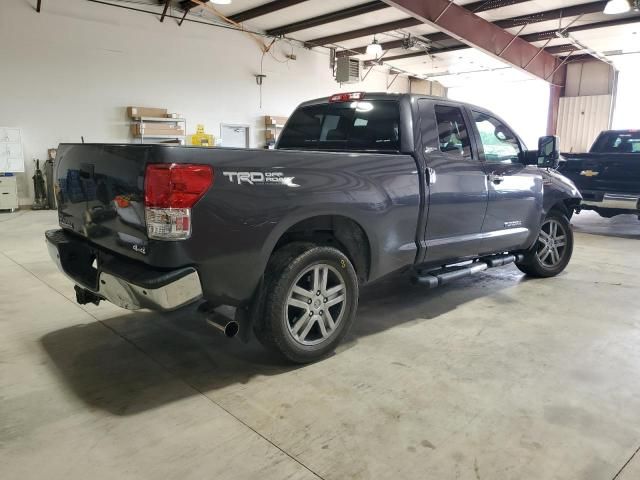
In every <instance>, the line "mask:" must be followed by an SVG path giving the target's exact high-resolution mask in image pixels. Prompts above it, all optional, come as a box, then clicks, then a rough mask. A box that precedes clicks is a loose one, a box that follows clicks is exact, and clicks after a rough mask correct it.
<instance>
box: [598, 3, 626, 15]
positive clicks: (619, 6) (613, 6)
mask: <svg viewBox="0 0 640 480" xmlns="http://www.w3.org/2000/svg"><path fill="white" fill-rule="evenodd" d="M629 10H631V5H629V2H628V1H627V0H609V2H607V5H606V6H605V7H604V13H605V14H606V15H618V14H620V13H627V12H628V11H629Z"/></svg>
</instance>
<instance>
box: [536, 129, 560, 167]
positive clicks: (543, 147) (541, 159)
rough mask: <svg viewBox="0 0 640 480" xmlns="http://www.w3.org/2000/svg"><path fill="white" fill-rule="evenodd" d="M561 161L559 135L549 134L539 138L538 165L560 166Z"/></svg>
mask: <svg viewBox="0 0 640 480" xmlns="http://www.w3.org/2000/svg"><path fill="white" fill-rule="evenodd" d="M559 163H560V141H559V140H558V137H556V136H554V135H549V136H546V137H540V140H538V167H540V168H558V164H559Z"/></svg>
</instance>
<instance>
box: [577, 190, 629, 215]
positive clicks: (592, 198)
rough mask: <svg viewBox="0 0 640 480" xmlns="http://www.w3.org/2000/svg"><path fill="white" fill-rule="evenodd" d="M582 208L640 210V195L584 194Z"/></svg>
mask: <svg viewBox="0 0 640 480" xmlns="http://www.w3.org/2000/svg"><path fill="white" fill-rule="evenodd" d="M581 205H582V206H586V207H596V208H607V209H611V210H629V211H633V212H637V211H638V210H640V194H628V193H603V192H584V193H583V199H582V203H581Z"/></svg>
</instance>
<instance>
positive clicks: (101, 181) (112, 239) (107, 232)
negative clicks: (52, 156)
mask: <svg viewBox="0 0 640 480" xmlns="http://www.w3.org/2000/svg"><path fill="white" fill-rule="evenodd" d="M152 148H153V147H152V146H151V145H104V144H82V145H78V144H62V145H60V147H59V149H58V154H57V160H56V168H55V172H54V177H55V182H56V183H55V185H56V199H57V201H58V215H59V222H60V225H61V226H62V227H64V228H65V229H66V230H70V231H73V232H74V233H75V234H77V235H81V236H83V237H85V238H87V239H88V240H90V241H91V242H93V243H94V244H96V245H98V246H101V247H104V248H106V249H108V250H111V251H114V252H118V253H121V254H124V255H127V256H129V257H131V258H135V259H136V260H140V259H141V258H140V257H141V255H139V251H140V250H141V249H145V248H146V246H147V242H148V239H147V231H146V226H145V217H144V215H145V213H144V171H145V166H146V164H147V163H148V161H149V159H150V158H151V155H150V154H151V151H152Z"/></svg>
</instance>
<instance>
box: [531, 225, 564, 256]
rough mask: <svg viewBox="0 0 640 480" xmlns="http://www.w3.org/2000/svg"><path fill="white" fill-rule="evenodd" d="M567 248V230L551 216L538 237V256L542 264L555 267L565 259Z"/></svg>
mask: <svg viewBox="0 0 640 480" xmlns="http://www.w3.org/2000/svg"><path fill="white" fill-rule="evenodd" d="M566 249H567V232H566V231H565V229H564V226H563V225H562V224H561V223H560V222H559V221H558V220H556V219H554V218H549V219H548V220H546V221H545V222H544V223H543V224H542V228H541V229H540V236H539V237H538V249H537V250H536V256H537V257H538V260H539V261H540V263H541V264H542V265H544V266H545V267H547V268H554V267H556V266H557V265H559V264H560V263H561V262H562V260H563V259H564V254H565V251H566Z"/></svg>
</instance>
